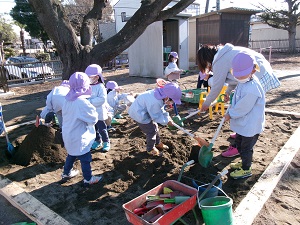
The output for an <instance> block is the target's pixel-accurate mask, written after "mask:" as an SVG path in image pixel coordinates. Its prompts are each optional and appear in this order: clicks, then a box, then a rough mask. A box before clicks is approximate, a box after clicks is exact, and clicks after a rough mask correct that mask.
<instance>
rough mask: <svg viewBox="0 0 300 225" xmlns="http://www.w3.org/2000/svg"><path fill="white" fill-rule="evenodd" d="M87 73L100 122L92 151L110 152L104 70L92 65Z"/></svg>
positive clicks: (92, 100) (93, 102)
mask: <svg viewBox="0 0 300 225" xmlns="http://www.w3.org/2000/svg"><path fill="white" fill-rule="evenodd" d="M85 73H86V74H87V75H88V77H89V79H90V84H91V87H92V95H91V97H90V98H89V101H90V102H91V103H92V105H93V106H95V107H96V111H97V113H98V122H97V123H96V126H95V127H96V138H95V141H94V143H93V145H92V150H96V149H100V148H101V147H102V143H103V147H102V152H108V151H109V150H110V140H109V136H108V132H107V125H106V123H105V120H107V118H108V110H107V93H106V88H105V86H104V78H103V76H102V68H101V67H100V66H99V65H97V64H91V65H89V66H88V67H87V68H86V69H85Z"/></svg>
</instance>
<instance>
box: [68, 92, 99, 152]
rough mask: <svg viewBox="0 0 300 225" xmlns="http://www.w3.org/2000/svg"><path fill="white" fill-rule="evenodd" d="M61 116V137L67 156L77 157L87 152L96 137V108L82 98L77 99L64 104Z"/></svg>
mask: <svg viewBox="0 0 300 225" xmlns="http://www.w3.org/2000/svg"><path fill="white" fill-rule="evenodd" d="M62 115H63V118H64V122H63V126H62V136H63V140H64V145H65V148H66V149H67V152H68V154H69V155H72V156H78V155H83V154H85V153H87V152H89V151H90V148H91V146H92V144H93V142H94V140H95V135H96V132H95V126H94V125H95V124H96V122H97V121H98V114H97V112H96V108H95V107H94V106H93V105H92V104H91V103H90V102H89V101H88V100H87V99H85V98H84V97H79V98H77V99H76V100H75V101H67V100H66V101H65V102H64V104H63V107H62Z"/></svg>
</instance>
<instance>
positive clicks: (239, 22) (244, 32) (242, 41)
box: [196, 7, 259, 47]
mask: <svg viewBox="0 0 300 225" xmlns="http://www.w3.org/2000/svg"><path fill="white" fill-rule="evenodd" d="M258 12H259V11H257V10H253V9H244V8H236V7H231V8H226V9H221V10H219V11H214V12H210V13H206V14H202V15H200V16H197V17H196V42H197V45H199V44H214V45H217V44H225V43H231V44H233V45H239V46H244V47H248V43H249V30H250V17H251V15H253V14H256V13H258Z"/></svg>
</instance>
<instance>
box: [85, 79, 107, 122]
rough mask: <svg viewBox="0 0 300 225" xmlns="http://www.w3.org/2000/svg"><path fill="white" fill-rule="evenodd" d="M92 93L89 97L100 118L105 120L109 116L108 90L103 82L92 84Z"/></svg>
mask: <svg viewBox="0 0 300 225" xmlns="http://www.w3.org/2000/svg"><path fill="white" fill-rule="evenodd" d="M91 87H92V95H91V97H90V98H89V99H88V100H89V101H90V103H92V105H93V106H95V108H96V111H97V113H98V120H101V121H104V120H106V119H107V118H108V110H107V91H106V88H105V87H104V85H103V84H102V83H100V84H96V85H91Z"/></svg>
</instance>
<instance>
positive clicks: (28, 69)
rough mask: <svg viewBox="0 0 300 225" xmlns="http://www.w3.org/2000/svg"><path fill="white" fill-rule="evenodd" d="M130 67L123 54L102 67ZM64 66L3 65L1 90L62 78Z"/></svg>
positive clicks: (53, 62) (0, 67) (55, 63)
mask: <svg viewBox="0 0 300 225" xmlns="http://www.w3.org/2000/svg"><path fill="white" fill-rule="evenodd" d="M127 66H128V57H127V54H126V53H122V54H121V55H119V56H117V57H116V58H114V59H113V60H111V61H109V62H108V63H106V64H104V65H102V69H103V70H116V69H118V68H125V67H127ZM62 71H63V65H62V62H61V61H60V60H50V61H38V62H23V63H9V64H5V63H2V64H1V65H0V88H2V89H3V90H4V92H8V91H9V87H12V86H21V85H27V84H31V83H37V82H45V81H46V80H49V81H50V80H51V79H55V78H57V79H58V78H60V79H61V78H62Z"/></svg>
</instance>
